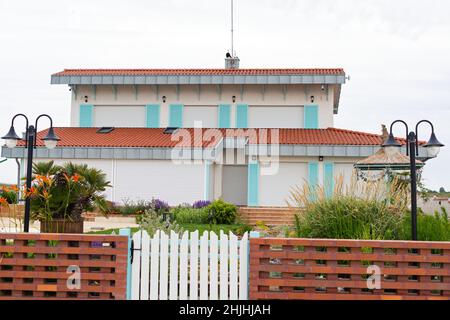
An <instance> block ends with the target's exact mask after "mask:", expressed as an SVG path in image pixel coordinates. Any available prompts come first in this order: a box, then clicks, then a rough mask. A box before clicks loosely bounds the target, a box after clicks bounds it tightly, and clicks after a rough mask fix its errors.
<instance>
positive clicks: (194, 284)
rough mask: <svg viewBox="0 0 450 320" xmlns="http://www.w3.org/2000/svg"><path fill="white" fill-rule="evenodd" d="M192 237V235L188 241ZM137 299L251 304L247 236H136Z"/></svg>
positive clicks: (134, 273)
mask: <svg viewBox="0 0 450 320" xmlns="http://www.w3.org/2000/svg"><path fill="white" fill-rule="evenodd" d="M189 235H190V237H189ZM133 242H134V250H133V251H134V256H133V262H132V265H131V279H132V280H131V299H133V300H168V299H169V300H178V299H180V300H198V299H200V300H247V299H248V268H249V265H248V263H249V259H248V254H249V250H248V246H249V242H248V234H247V233H245V234H244V236H243V237H242V239H240V240H239V239H238V237H237V236H236V235H234V234H232V233H230V234H229V235H227V234H225V233H223V232H222V231H221V233H220V239H219V237H218V236H217V235H216V234H215V233H214V232H207V231H205V232H204V233H203V235H202V236H201V237H200V238H199V233H198V231H195V232H191V233H189V232H187V231H186V232H184V233H183V234H182V235H181V237H180V235H178V234H177V233H175V232H173V231H172V232H171V233H170V237H169V236H168V235H166V234H165V233H164V232H160V231H157V232H156V234H155V235H154V237H153V238H150V237H149V235H148V233H147V232H146V231H139V232H136V233H135V234H134V235H133Z"/></svg>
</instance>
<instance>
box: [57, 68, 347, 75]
mask: <svg viewBox="0 0 450 320" xmlns="http://www.w3.org/2000/svg"><path fill="white" fill-rule="evenodd" d="M310 74H315V75H317V74H319V75H344V74H345V72H344V69H342V68H309V69H307V68H287V69H281V68H274V69H64V71H61V72H58V73H55V74H54V76H92V75H94V76H95V75H105V76H107V75H123V76H145V75H149V76H151V75H310Z"/></svg>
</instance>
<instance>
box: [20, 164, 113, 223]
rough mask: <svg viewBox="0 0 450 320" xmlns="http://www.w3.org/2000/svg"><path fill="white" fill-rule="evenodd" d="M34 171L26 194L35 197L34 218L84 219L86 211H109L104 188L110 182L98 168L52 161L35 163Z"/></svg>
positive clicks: (32, 208)
mask: <svg viewBox="0 0 450 320" xmlns="http://www.w3.org/2000/svg"><path fill="white" fill-rule="evenodd" d="M33 174H34V175H33V181H32V186H31V188H29V189H28V190H25V192H24V195H25V197H29V198H30V200H31V213H32V218H33V219H34V220H41V221H42V220H44V221H50V220H52V219H64V220H69V221H80V220H82V217H81V214H82V213H83V212H87V211H93V210H95V209H99V210H100V211H101V212H104V213H106V212H107V211H108V206H107V201H106V198H105V196H104V191H106V188H108V187H110V183H109V181H107V180H106V175H105V174H104V173H103V172H102V171H100V170H98V169H95V168H89V167H88V166H87V165H85V164H74V163H71V162H69V163H66V164H64V165H63V166H57V165H55V164H54V162H53V161H50V162H39V163H35V164H34V165H33Z"/></svg>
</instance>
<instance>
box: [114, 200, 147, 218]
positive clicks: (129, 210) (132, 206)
mask: <svg viewBox="0 0 450 320" xmlns="http://www.w3.org/2000/svg"><path fill="white" fill-rule="evenodd" d="M148 209H152V205H151V203H150V202H148V201H145V200H138V201H131V200H129V199H125V200H123V205H116V204H113V205H112V207H111V208H110V211H111V212H117V213H119V214H122V215H124V216H129V215H139V214H143V213H144V211H145V210H148Z"/></svg>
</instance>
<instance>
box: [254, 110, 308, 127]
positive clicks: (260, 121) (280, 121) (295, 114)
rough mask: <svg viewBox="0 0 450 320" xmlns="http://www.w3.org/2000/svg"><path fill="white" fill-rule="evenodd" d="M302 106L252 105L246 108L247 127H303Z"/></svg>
mask: <svg viewBox="0 0 450 320" xmlns="http://www.w3.org/2000/svg"><path fill="white" fill-rule="evenodd" d="M303 113H304V108H303V106H283V105H277V106H272V105H271V106H254V105H251V106H250V107H249V110H248V127H249V128H303V127H304V114H303Z"/></svg>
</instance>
